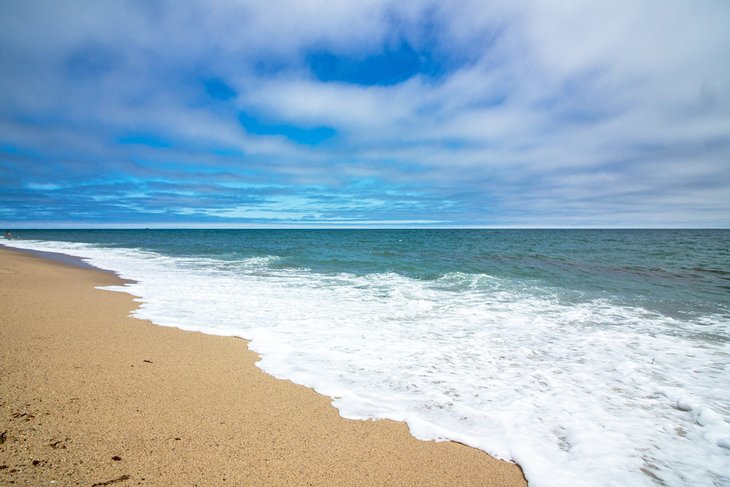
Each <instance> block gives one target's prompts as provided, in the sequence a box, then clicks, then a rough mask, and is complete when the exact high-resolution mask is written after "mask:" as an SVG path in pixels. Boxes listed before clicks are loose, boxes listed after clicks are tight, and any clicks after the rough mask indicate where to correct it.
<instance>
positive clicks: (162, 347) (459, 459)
mask: <svg viewBox="0 0 730 487" xmlns="http://www.w3.org/2000/svg"><path fill="white" fill-rule="evenodd" d="M118 283H120V280H119V279H118V278H117V277H116V276H114V275H113V274H111V273H105V272H101V271H94V270H88V269H81V268H77V267H74V266H70V265H66V264H62V263H57V262H52V261H49V260H45V259H41V258H38V257H34V256H30V255H27V254H23V253H19V252H15V251H11V250H7V249H0V309H1V310H2V313H1V314H0V343H1V345H0V418H1V420H0V421H1V422H0V484H2V485H9V484H14V485H34V486H35V485H51V484H53V485H87V486H92V485H93V486H102V485H115V486H117V485H118V486H120V487H121V486H124V485H165V486H168V485H169V486H172V485H200V486H208V485H481V486H518V485H522V486H524V485H526V482H525V480H524V477H523V475H522V472H521V470H520V468H519V467H518V466H516V465H514V464H510V463H507V462H503V461H499V460H496V459H494V458H492V457H490V456H488V455H487V454H485V453H484V452H482V451H479V450H476V449H473V448H469V447H467V446H464V445H460V444H456V443H452V442H425V441H419V440H416V439H414V438H413V437H412V436H410V434H409V433H408V429H407V427H406V425H405V424H402V423H398V422H393V421H352V420H347V419H343V418H341V417H340V416H339V415H338V413H337V411H336V410H335V409H334V408H333V407H332V406H331V404H330V399H329V398H327V397H323V396H320V395H318V394H316V393H315V392H314V391H312V390H311V389H308V388H305V387H302V386H298V385H295V384H293V383H291V382H289V381H282V380H277V379H275V378H272V377H270V376H268V375H266V374H264V373H263V372H261V371H260V370H259V369H258V368H256V366H255V362H256V361H257V360H258V357H257V355H256V354H255V353H253V352H251V351H249V350H248V349H247V342H246V341H245V340H241V339H236V338H226V337H216V336H209V335H203V334H200V333H193V332H185V331H181V330H178V329H173V328H165V327H160V326H155V325H152V324H151V323H149V322H146V321H142V320H138V319H135V318H129V317H128V316H129V313H130V311H131V310H132V309H133V308H134V307H135V303H134V301H133V298H132V297H131V296H129V295H127V294H124V293H118V292H109V291H102V290H98V289H95V288H94V287H95V286H103V285H110V284H118Z"/></svg>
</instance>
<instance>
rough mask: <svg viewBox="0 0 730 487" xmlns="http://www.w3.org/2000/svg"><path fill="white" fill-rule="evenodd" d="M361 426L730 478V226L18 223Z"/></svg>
mask: <svg viewBox="0 0 730 487" xmlns="http://www.w3.org/2000/svg"><path fill="white" fill-rule="evenodd" d="M16 235H17V237H18V238H17V239H16V240H12V241H7V242H5V243H7V244H9V245H12V246H15V247H19V248H26V249H35V250H43V251H54V252H62V253H65V254H68V255H73V256H79V257H82V258H84V259H86V260H87V261H88V262H89V263H90V264H92V265H95V266H97V267H100V268H103V269H109V270H113V271H115V272H117V273H118V274H119V275H120V276H121V277H124V278H128V279H132V280H134V281H135V282H134V283H132V284H128V285H126V286H115V287H111V288H108V289H112V290H118V291H124V292H129V293H131V294H133V295H134V296H136V297H137V298H136V299H137V301H138V302H139V304H140V306H139V308H138V309H137V310H135V311H134V312H133V314H134V316H137V317H140V318H145V319H149V320H151V321H153V322H155V323H157V324H160V325H164V326H174V327H178V328H182V329H186V330H198V331H202V332H205V333H211V334H217V335H234V336H240V337H243V338H246V339H249V340H251V344H250V347H251V348H252V349H253V350H255V351H256V352H258V353H259V354H260V355H261V361H260V362H259V363H258V365H259V367H261V368H262V369H263V370H264V371H266V372H268V373H269V374H271V375H273V376H275V377H279V378H283V379H290V380H292V381H294V382H297V383H299V384H303V385H306V386H310V387H313V388H314V389H315V390H316V391H318V392H320V393H322V394H325V395H327V396H330V397H332V398H333V404H334V406H335V407H336V408H337V409H338V410H339V412H340V414H341V415H342V416H344V417H347V418H359V419H369V418H390V419H395V420H400V421H405V422H407V423H408V426H409V428H410V431H411V433H412V434H413V435H414V436H416V437H418V438H422V439H437V440H456V441H459V442H462V443H465V444H467V445H471V446H473V447H476V448H480V449H482V450H484V451H486V452H489V453H490V454H492V455H494V456H497V457H499V458H503V459H506V460H511V461H515V462H517V463H519V464H520V466H521V467H522V468H523V469H524V472H525V475H526V477H527V479H528V481H529V482H530V484H531V485H532V486H536V487H549V486H556V487H569V486H585V485H591V486H621V487H626V486H656V485H667V486H728V485H730V423H729V421H730V231H723V230H331V231H329V230H94V231H81V230H79V231H18V232H16Z"/></svg>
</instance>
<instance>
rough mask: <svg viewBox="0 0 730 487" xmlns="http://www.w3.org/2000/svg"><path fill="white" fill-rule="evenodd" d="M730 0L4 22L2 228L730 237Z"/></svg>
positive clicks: (183, 12)
mask: <svg viewBox="0 0 730 487" xmlns="http://www.w3.org/2000/svg"><path fill="white" fill-rule="evenodd" d="M728 21H730V4H728V3H727V2H724V1H719V0H718V1H709V0H707V1H706V0H702V1H698V2H672V3H671V4H662V5H657V4H656V3H655V2H648V1H638V2H637V1H621V0H617V1H611V2H608V1H606V2H598V3H596V2H593V3H585V2H570V1H564V2H554V1H551V2H548V1H544V2H541V1H537V2H535V1H524V2H520V1H517V2H515V1H510V2H506V1H494V2H484V1H467V0H464V1H461V0H458V1H454V2H448V3H445V2H428V1H422V2H383V1H375V0H370V1H361V2H345V1H328V2H321V1H300V2H285V1H271V2H266V3H263V2H233V1H224V0H217V1H206V2H202V1H201V2H192V1H191V2H167V1H156V2H150V1H127V2H113V3H109V2H92V3H89V2H78V3H75V2H64V3H59V2H34V3H32V4H29V3H28V2H22V1H8V2H3V3H2V5H0V65H2V66H3V69H2V70H1V71H0V222H3V224H4V225H5V226H18V225H74V224H77V225H78V224H84V225H94V224H139V225H151V224H168V225H175V224H179V225H204V224H218V225H235V224H250V225H266V224H274V225H287V224H291V225H315V224H316V225H333V226H342V225H364V226H368V225H378V226H387V225H390V224H392V225H413V226H419V225H428V226H441V225H443V226H472V225H477V226H632V227H635V226H650V227H661V226H719V227H728V226H730V63H728V61H727V59H730V31H728V29H727V28H726V25H727V23H728Z"/></svg>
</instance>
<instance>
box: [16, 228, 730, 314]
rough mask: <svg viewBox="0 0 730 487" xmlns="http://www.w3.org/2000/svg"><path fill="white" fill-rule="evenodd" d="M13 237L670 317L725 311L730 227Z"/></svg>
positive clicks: (729, 302)
mask: <svg viewBox="0 0 730 487" xmlns="http://www.w3.org/2000/svg"><path fill="white" fill-rule="evenodd" d="M16 235H17V237H18V238H22V239H38V240H58V241H68V242H84V243H92V244H98V245H100V246H104V247H118V248H134V249H140V250H147V251H152V252H156V253H160V254H163V255H168V256H175V257H201V256H206V257H211V258H216V259H222V260H237V259H245V258H249V257H266V256H277V257H280V259H278V260H276V261H275V262H274V263H272V264H271V266H272V267H277V268H281V269H287V268H300V269H301V268H303V269H309V270H311V271H313V272H316V273H325V274H327V273H330V274H337V273H343V272H344V273H350V274H355V275H367V274H380V273H388V272H391V273H396V274H400V275H403V276H406V277H410V278H415V279H422V280H433V279H438V278H440V277H442V276H444V275H446V274H449V273H455V272H461V273H468V274H487V275H490V276H494V277H501V278H509V279H519V280H521V281H523V282H525V281H526V282H530V281H532V282H534V283H535V285H536V287H540V288H542V289H551V288H554V289H556V290H557V291H559V292H558V293H557V295H559V297H560V299H563V300H565V299H572V300H575V301H576V302H581V301H584V300H593V299H596V298H601V297H606V298H611V299H612V300H614V301H618V302H620V303H623V304H627V305H638V306H642V307H645V308H647V309H652V310H657V311H660V312H662V313H664V314H668V315H671V316H678V317H681V316H685V315H693V314H695V313H719V314H727V313H728V312H729V311H728V310H730V230H42V231H38V230H33V231H18V232H16Z"/></svg>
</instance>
